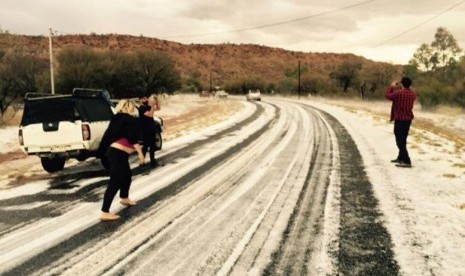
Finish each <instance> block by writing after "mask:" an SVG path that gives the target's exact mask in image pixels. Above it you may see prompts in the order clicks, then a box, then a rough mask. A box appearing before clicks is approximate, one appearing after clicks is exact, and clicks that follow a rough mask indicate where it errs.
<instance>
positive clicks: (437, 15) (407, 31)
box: [376, 0, 465, 47]
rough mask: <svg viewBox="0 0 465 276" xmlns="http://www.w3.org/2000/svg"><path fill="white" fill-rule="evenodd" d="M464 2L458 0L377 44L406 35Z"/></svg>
mask: <svg viewBox="0 0 465 276" xmlns="http://www.w3.org/2000/svg"><path fill="white" fill-rule="evenodd" d="M464 2H465V0H462V1H460V2H458V3H456V4H454V5H452V6H450V7H449V8H447V9H445V10H443V11H441V12H440V13H438V14H435V15H433V16H432V17H430V18H428V19H426V20H425V21H422V22H421V23H419V24H417V25H415V26H413V27H411V28H410V29H407V30H405V31H403V32H402V33H400V34H398V35H395V36H393V37H391V38H389V39H386V40H385V41H383V42H381V43H379V44H378V45H376V47H379V46H382V45H384V44H386V43H388V42H390V41H392V40H394V39H396V38H399V37H401V36H403V35H405V34H407V33H409V32H411V31H413V30H415V29H417V28H419V27H421V26H423V25H425V24H426V23H428V22H430V21H432V20H433V19H435V18H437V17H439V16H441V15H443V14H445V13H446V12H448V11H450V10H452V9H455V8H456V7H458V6H459V5H461V4H463V3H464Z"/></svg>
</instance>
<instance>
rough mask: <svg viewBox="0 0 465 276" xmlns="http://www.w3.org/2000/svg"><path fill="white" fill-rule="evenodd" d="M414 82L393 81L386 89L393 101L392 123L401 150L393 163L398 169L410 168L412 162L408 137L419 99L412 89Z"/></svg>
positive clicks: (386, 94)
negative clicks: (408, 147) (414, 106)
mask: <svg viewBox="0 0 465 276" xmlns="http://www.w3.org/2000/svg"><path fill="white" fill-rule="evenodd" d="M411 85H412V80H411V79H410V78H408V77H403V78H402V79H401V80H400V82H399V81H396V80H395V81H393V82H392V83H391V85H390V86H389V87H388V88H387V89H386V91H385V96H386V99H388V100H391V101H392V107H391V121H394V135H395V137H396V145H397V148H398V149H399V153H398V155H397V158H396V159H394V160H392V161H391V162H393V163H396V166H397V167H402V168H410V167H412V162H411V160H410V156H409V154H408V151H407V137H408V133H409V130H410V125H411V124H412V120H413V117H414V116H413V104H414V103H415V99H416V97H417V95H416V92H415V91H413V90H412V89H410V86H411Z"/></svg>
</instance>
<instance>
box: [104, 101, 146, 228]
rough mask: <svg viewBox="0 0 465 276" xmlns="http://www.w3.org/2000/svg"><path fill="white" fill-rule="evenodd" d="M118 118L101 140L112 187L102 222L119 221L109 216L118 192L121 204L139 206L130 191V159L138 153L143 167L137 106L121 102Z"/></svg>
mask: <svg viewBox="0 0 465 276" xmlns="http://www.w3.org/2000/svg"><path fill="white" fill-rule="evenodd" d="M115 111H116V114H115V115H113V117H112V119H111V120H110V124H109V125H108V128H107V130H106V131H105V134H104V135H103V137H102V142H101V143H100V145H101V147H104V148H106V156H107V158H108V162H109V165H110V183H109V184H108V187H107V189H106V191H105V194H104V196H103V204H102V214H101V216H100V219H101V220H102V221H111V220H117V219H119V216H118V215H115V214H112V213H110V207H111V203H112V202H113V199H114V197H115V195H116V193H117V192H118V190H119V195H120V198H121V200H120V203H121V204H122V205H126V206H134V205H136V202H135V201H133V200H131V199H129V188H130V187H131V178H132V174H131V168H130V166H129V155H130V154H132V153H133V152H134V151H137V154H138V157H139V164H144V155H143V154H142V148H141V146H140V145H139V143H138V135H137V134H138V129H137V119H136V118H135V117H134V116H135V115H136V114H135V112H137V111H136V104H135V102H134V101H132V100H129V99H122V100H120V101H119V102H118V104H117V105H116V107H115Z"/></svg>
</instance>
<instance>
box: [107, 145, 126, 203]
mask: <svg viewBox="0 0 465 276" xmlns="http://www.w3.org/2000/svg"><path fill="white" fill-rule="evenodd" d="M107 157H108V161H109V163H110V183H109V184H108V187H107V190H106V191H105V194H104V196H103V205H102V211H103V212H109V211H110V206H111V203H112V201H113V198H115V195H116V193H117V192H118V190H119V195H120V197H121V198H128V197H129V188H130V186H131V177H132V174H131V167H129V160H128V158H129V154H127V153H126V152H124V151H122V150H119V149H115V148H112V147H108V150H107Z"/></svg>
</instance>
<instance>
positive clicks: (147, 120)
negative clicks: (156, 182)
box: [139, 95, 160, 168]
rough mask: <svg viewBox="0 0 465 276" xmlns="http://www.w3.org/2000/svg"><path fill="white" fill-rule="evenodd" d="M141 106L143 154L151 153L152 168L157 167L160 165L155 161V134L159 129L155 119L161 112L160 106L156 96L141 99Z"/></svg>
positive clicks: (140, 123)
mask: <svg viewBox="0 0 465 276" xmlns="http://www.w3.org/2000/svg"><path fill="white" fill-rule="evenodd" d="M139 100H140V102H141V105H140V106H139V128H140V140H141V141H142V143H143V147H142V154H143V155H144V158H145V154H146V153H147V152H149V157H150V166H151V167H153V168H154V167H157V166H158V165H159V164H158V162H157V160H156V159H155V149H156V146H155V132H156V129H157V126H156V123H155V121H154V119H153V114H154V112H155V111H157V110H160V105H159V102H158V99H157V97H156V95H151V96H150V97H147V96H146V95H144V96H141V97H140V98H139Z"/></svg>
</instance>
